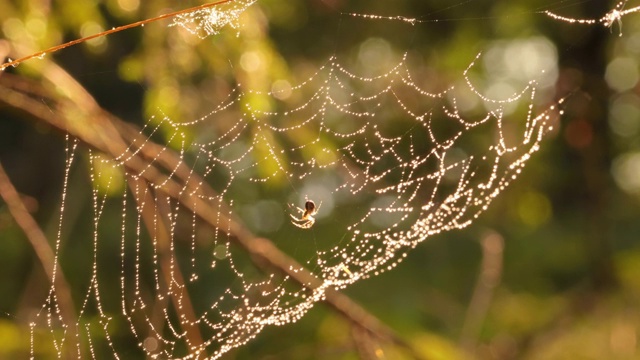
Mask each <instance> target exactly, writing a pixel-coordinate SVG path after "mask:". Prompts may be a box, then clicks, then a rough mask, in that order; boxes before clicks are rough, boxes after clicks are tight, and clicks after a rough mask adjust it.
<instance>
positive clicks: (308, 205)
mask: <svg viewBox="0 0 640 360" xmlns="http://www.w3.org/2000/svg"><path fill="white" fill-rule="evenodd" d="M320 206H322V201H321V202H320V204H318V207H316V203H314V202H313V201H311V200H309V199H306V202H305V203H304V209H301V208H299V207H297V206H295V205H293V204H289V207H290V208H291V209H296V210H297V211H299V212H300V213H301V214H302V217H300V218H299V219H298V218H297V217H295V216H294V215H293V214H289V216H291V219H292V220H291V223H292V224H293V225H295V226H297V227H299V228H302V229H309V228H311V227H312V226H313V224H315V222H316V219H315V218H314V217H313V216H314V215H315V214H317V213H318V211H319V210H320Z"/></svg>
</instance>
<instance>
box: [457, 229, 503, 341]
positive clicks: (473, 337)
mask: <svg viewBox="0 0 640 360" xmlns="http://www.w3.org/2000/svg"><path fill="white" fill-rule="evenodd" d="M481 245H482V263H481V265H480V276H479V277H478V282H477V283H476V287H475V289H474V290H473V295H472V296H471V301H470V303H469V307H468V308H467V315H466V317H465V320H464V323H463V325H462V332H461V334H460V345H461V347H462V348H463V349H466V350H467V351H468V352H469V353H471V354H472V353H474V352H475V347H476V341H477V338H478V335H479V334H480V330H481V329H482V323H483V322H484V319H485V318H486V316H487V311H488V310H489V306H490V305H491V299H492V298H493V292H494V290H495V288H496V287H497V286H498V284H500V278H501V277H502V262H503V259H502V256H503V251H504V239H503V238H502V236H500V234H498V233H496V232H493V231H492V232H490V233H488V234H486V235H485V236H483V237H482V240H481Z"/></svg>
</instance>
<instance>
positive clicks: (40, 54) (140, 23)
mask: <svg viewBox="0 0 640 360" xmlns="http://www.w3.org/2000/svg"><path fill="white" fill-rule="evenodd" d="M230 1H232V0H218V1H216V2H213V3H209V4H204V5H200V6H194V7H192V8H189V9H184V10H180V11H174V12H171V13H168V14H164V15H160V16H156V17H154V18H150V19H145V20H141V21H137V22H134V23H131V24H127V25H123V26H118V27H116V28H113V29H110V30H106V31H103V32H100V33H97V34H93V35H89V36H87V37H83V38H81V39H76V40H72V41H69V42H66V43H64V44H61V45H56V46H53V47H50V48H48V49H46V50H42V51H38V52H35V53H33V54H31V55H28V56H25V57H21V58H19V59H16V60H11V61H8V62H6V63H4V64H2V65H0V71H3V70H4V69H6V68H8V67H9V66H13V67H15V66H18V65H20V63H22V62H24V61H27V60H30V59H33V58H42V57H43V56H45V55H47V54H50V53H54V52H56V51H58V50H62V49H64V48H68V47H69V46H73V45H77V44H81V43H83V42H85V41H89V40H92V39H95V38H99V37H102V36H107V35H111V34H115V33H117V32H120V31H123V30H127V29H132V28H135V27H138V26H143V25H146V24H149V23H152V22H155V21H158V20H163V19H167V18H172V17H175V16H178V15H182V14H188V13H191V12H195V11H198V10H202V9H207V8H211V7H214V6H218V5H222V4H224V3H228V2H230Z"/></svg>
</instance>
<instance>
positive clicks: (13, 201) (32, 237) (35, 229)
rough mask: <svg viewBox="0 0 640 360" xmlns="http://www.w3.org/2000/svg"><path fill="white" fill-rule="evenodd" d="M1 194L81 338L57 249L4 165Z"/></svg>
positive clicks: (74, 332) (66, 318)
mask: <svg viewBox="0 0 640 360" xmlns="http://www.w3.org/2000/svg"><path fill="white" fill-rule="evenodd" d="M0 197H2V199H3V200H4V202H5V203H6V204H7V206H8V208H9V212H10V213H11V215H12V216H13V218H14V219H15V221H16V223H17V224H18V226H20V228H22V231H24V234H25V235H26V236H27V239H28V240H29V243H30V244H31V246H32V247H33V250H34V251H35V253H36V256H37V257H38V260H40V264H41V265H42V268H43V269H44V272H45V273H46V274H47V277H48V278H49V282H50V283H51V286H52V288H53V289H54V291H55V294H53V296H54V298H55V300H57V304H56V305H54V306H58V305H59V306H60V312H61V316H62V319H63V321H64V322H65V325H66V326H68V328H69V329H70V333H69V336H70V337H75V338H77V337H78V331H77V329H76V326H77V323H78V321H77V319H76V313H75V310H74V309H75V308H74V306H73V298H72V296H71V290H70V287H69V283H68V282H67V280H66V278H65V276H64V274H63V273H62V269H61V268H60V266H59V265H58V262H57V259H56V255H55V253H54V251H53V249H51V246H50V245H49V241H47V237H46V236H45V235H44V233H43V232H42V229H40V227H39V226H38V223H37V222H36V221H35V219H34V218H33V217H32V216H31V214H30V213H29V211H28V210H27V208H26V206H25V205H24V203H23V202H22V199H21V198H20V195H19V194H18V192H17V191H16V189H15V187H14V186H13V184H12V183H11V179H9V176H8V175H7V173H6V172H5V171H4V167H3V166H2V165H1V164H0ZM52 305H53V304H52ZM66 326H65V327H66ZM71 350H72V349H69V352H71ZM78 351H79V350H78ZM73 355H79V354H73Z"/></svg>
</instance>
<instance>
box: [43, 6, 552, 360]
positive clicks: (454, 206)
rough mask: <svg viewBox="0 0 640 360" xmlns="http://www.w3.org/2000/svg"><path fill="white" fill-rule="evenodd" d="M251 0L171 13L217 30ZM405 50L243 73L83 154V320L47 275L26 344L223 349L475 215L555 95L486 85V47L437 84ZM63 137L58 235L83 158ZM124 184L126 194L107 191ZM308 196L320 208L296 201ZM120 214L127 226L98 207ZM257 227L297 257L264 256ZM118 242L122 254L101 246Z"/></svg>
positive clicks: (185, 354) (85, 349)
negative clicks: (288, 77) (68, 314)
mask: <svg viewBox="0 0 640 360" xmlns="http://www.w3.org/2000/svg"><path fill="white" fill-rule="evenodd" d="M251 3H252V2H237V4H238V5H237V6H235V7H231V10H229V12H228V13H224V14H223V13H220V12H218V13H215V15H212V13H205V12H202V13H197V14H193V16H192V17H183V18H182V19H178V20H176V21H177V22H176V24H178V25H179V26H181V27H185V28H187V29H188V30H189V31H193V32H194V33H195V34H197V35H199V36H204V35H209V34H212V33H216V32H219V31H220V30H221V29H220V26H222V25H227V24H230V23H233V22H234V19H235V18H236V17H237V16H238V14H239V13H240V12H241V10H242V9H244V8H245V7H246V6H248V5H250V4H251ZM218 11H219V10H218ZM214 16H215V17H216V18H215V19H214ZM367 17H370V18H371V20H370V21H376V18H375V16H369V15H367ZM212 19H213V20H212ZM216 19H222V20H216ZM397 20H398V21H406V18H403V19H397ZM489 55H490V54H488V55H486V56H489ZM409 57H410V55H409V54H408V53H405V54H400V55H399V56H398V57H397V59H395V60H394V61H391V62H390V65H389V66H387V67H386V68H384V69H382V70H379V71H377V72H376V73H375V74H365V75H363V74H357V73H354V72H352V71H351V70H350V69H349V68H348V66H346V65H343V64H344V63H345V62H344V61H343V60H342V59H340V58H339V57H337V56H334V57H331V58H329V59H328V60H327V61H326V62H325V64H324V65H323V66H320V67H319V68H318V69H317V71H315V72H314V74H313V75H312V76H310V77H309V78H308V79H306V80H305V81H302V82H299V83H298V84H297V85H289V84H288V83H285V82H283V83H280V84H279V86H274V88H273V90H272V91H270V92H261V91H255V90H254V89H251V88H248V87H246V86H244V85H243V84H237V85H236V86H234V87H233V89H232V90H231V91H230V92H229V93H228V94H227V95H226V97H223V98H221V99H219V100H218V101H217V103H215V104H212V105H211V108H212V110H211V111H210V113H208V114H207V115H205V116H203V117H201V118H198V119H194V120H192V121H186V122H177V121H174V120H172V119H171V118H169V117H168V116H164V115H162V114H161V113H160V114H159V115H157V116H155V117H153V118H151V119H149V120H148V121H147V123H146V125H145V126H144V128H143V129H142V130H141V131H140V132H138V133H136V134H133V135H130V136H129V137H128V139H129V141H128V143H127V149H126V150H125V151H122V152H121V153H120V154H117V156H109V155H106V154H101V153H98V152H96V151H90V152H89V154H90V156H89V158H90V159H89V161H88V163H89V164H90V167H91V173H92V174H93V176H92V178H91V181H93V182H94V183H95V184H96V185H95V186H94V190H93V194H92V211H93V219H94V222H93V224H92V230H91V231H90V236H89V240H88V241H92V243H93V253H92V254H86V256H90V257H92V261H91V263H92V266H91V268H90V269H87V276H88V282H87V284H86V287H85V290H84V291H83V292H82V294H83V297H82V300H81V305H80V309H81V310H80V311H79V313H78V314H77V315H78V321H77V323H75V324H66V323H65V321H64V317H63V316H62V314H61V311H60V308H59V305H58V299H57V293H56V288H55V287H54V286H52V288H51V291H50V294H49V297H48V299H47V301H46V303H45V304H44V305H43V308H42V310H41V312H40V313H39V314H38V316H37V318H36V320H35V321H34V322H33V324H32V356H35V354H38V352H39V347H40V346H41V345H40V344H41V343H42V342H45V341H46V342H47V343H50V342H52V343H53V344H54V346H55V348H56V350H57V352H58V356H59V357H65V356H67V354H69V353H72V354H77V356H78V357H81V358H84V357H96V355H95V353H97V352H98V351H100V350H99V349H102V350H104V349H107V351H108V352H110V353H112V354H113V357H114V358H127V355H123V354H122V349H120V348H119V346H120V345H119V344H121V342H122V339H120V338H114V336H115V335H114V334H118V335H117V336H118V337H121V336H122V335H121V334H122V333H127V334H129V335H130V338H131V339H133V340H131V341H135V342H136V343H137V344H138V347H139V349H140V352H141V354H144V355H146V356H148V357H150V358H158V359H167V358H181V359H196V358H198V359H199V358H211V359H216V358H219V357H220V356H222V355H223V354H225V353H226V352H228V351H229V350H231V349H233V348H237V347H239V346H241V345H243V344H245V343H247V342H248V341H250V340H251V339H253V338H254V337H255V336H257V335H258V334H259V333H260V332H261V331H262V330H263V329H265V328H266V327H268V326H270V325H286V324H289V323H292V322H295V321H297V320H298V319H300V318H301V317H302V316H303V315H305V313H307V312H308V311H309V310H310V309H311V308H313V306H314V305H315V304H317V303H318V302H319V301H323V300H324V299H325V298H326V296H327V293H328V292H329V291H334V290H341V289H345V288H346V287H348V286H350V285H351V284H354V283H355V282H357V281H360V280H363V279H366V278H369V277H372V276H376V275H379V274H380V273H382V272H385V271H389V270H391V269H393V268H394V267H396V266H398V265H399V264H400V263H401V262H402V260H403V259H404V258H405V257H406V256H407V254H408V253H409V252H410V251H411V250H412V249H413V248H415V247H416V246H417V245H418V244H420V243H421V242H423V241H424V240H426V239H428V238H431V237H432V236H434V235H437V234H440V233H444V232H447V231H450V230H454V229H462V228H465V227H467V226H469V225H470V224H471V223H473V221H474V220H475V219H476V218H477V217H478V216H480V215H481V214H482V213H483V212H484V211H485V210H487V208H488V207H489V205H490V204H491V202H492V201H493V200H494V199H495V198H496V197H497V196H498V195H499V194H500V193H502V192H503V191H504V190H505V189H506V188H507V187H508V186H509V184H510V183H511V182H512V181H514V180H515V179H516V178H517V177H518V175H520V174H521V172H522V170H523V168H524V167H525V166H526V164H527V162H528V160H529V159H530V158H531V156H532V155H533V154H534V153H535V152H537V151H538V150H539V149H540V146H541V142H542V140H543V138H544V136H545V134H547V133H548V132H549V131H550V130H552V127H553V124H554V122H555V121H557V118H558V116H559V115H560V114H561V111H560V110H559V105H560V104H561V103H562V101H552V100H550V98H551V96H552V95H551V96H550V95H549V94H548V89H547V90H546V93H545V94H544V95H542V96H541V95H540V91H539V87H538V84H537V82H536V81H535V79H533V78H531V79H528V80H527V81H524V82H523V84H522V86H521V87H520V88H519V89H516V90H514V91H512V92H510V93H509V94H507V95H501V96H490V95H485V94H487V92H490V91H487V89H488V88H489V86H488V85H486V83H487V82H488V80H487V79H483V78H482V66H481V65H480V63H481V62H482V61H483V59H484V58H485V55H482V54H479V55H478V56H477V57H476V58H475V59H474V58H471V59H469V65H468V67H467V68H466V69H465V68H462V69H460V71H459V76H458V79H457V80H455V81H453V82H452V83H453V84H454V85H450V86H444V87H443V88H442V89H439V90H437V89H436V90H433V89H434V87H433V86H431V84H429V83H428V79H422V78H420V77H416V76H415V75H413V74H412V70H411V66H410V61H409ZM541 75H542V74H541ZM479 84H483V85H479ZM193 134H197V135H196V136H194V135H193ZM159 139H163V142H160V141H159ZM67 143H68V148H67V175H66V177H65V188H64V194H63V197H62V207H61V218H60V226H59V228H60V230H59V233H58V241H57V244H58V246H59V244H60V238H61V237H62V236H61V235H60V233H61V232H63V231H66V230H65V226H66V218H65V216H66V213H67V208H66V204H67V202H68V201H69V200H68V197H69V196H71V195H70V191H69V189H68V181H69V173H70V172H71V170H72V168H73V167H74V166H76V163H78V162H79V160H78V159H79V158H81V156H80V155H78V153H79V152H80V147H79V146H78V144H77V142H76V141H75V140H71V139H69V140H68V142H67ZM122 182H124V183H125V184H126V187H127V188H128V190H127V191H124V192H122V193H121V194H119V195H115V196H114V195H113V194H110V193H109V191H105V187H106V188H107V189H108V188H109V187H110V186H114V187H115V186H116V184H117V183H122ZM98 183H100V184H98ZM105 184H106V185H105ZM256 194H257V195H256ZM261 194H265V195H261ZM274 194H278V196H276V195H274ZM249 195H251V196H249ZM256 197H257V198H258V199H260V200H259V201H255V200H254V199H255V198H256ZM282 198H285V199H286V200H285V201H278V200H276V199H282ZM308 200H311V201H313V202H314V203H315V204H316V210H317V212H316V211H314V212H312V213H309V214H304V213H303V211H299V210H297V209H296V208H302V209H304V208H305V202H306V201H308ZM113 212H117V213H118V215H119V219H120V221H119V222H118V223H114V222H113V221H107V220H105V219H107V217H106V216H104V215H105V214H106V213H113ZM291 215H293V217H295V218H298V219H299V220H301V222H302V223H304V224H306V225H305V226H306V227H307V228H300V227H298V226H295V224H294V223H295V222H296V221H295V220H293V219H292V218H291ZM303 217H304V218H303ZM108 218H110V219H111V218H113V217H108ZM309 221H311V223H309ZM292 222H293V223H292ZM114 229H115V230H116V231H115V233H117V236H116V235H113V234H114ZM335 234H339V235H338V236H336V235H335ZM263 238H268V240H269V243H272V244H273V245H275V247H274V248H278V249H280V250H281V251H282V253H283V254H286V256H288V260H287V259H285V260H282V258H280V257H277V256H276V257H275V258H277V259H275V260H274V256H271V255H273V254H270V255H264V253H266V252H268V249H267V250H265V248H264V247H260V246H261V244H264V241H265V240H264V239H263ZM258 239H260V240H258ZM254 245H255V247H253V248H252V246H254ZM113 247H117V248H119V251H118V252H119V257H118V258H107V257H105V256H103V255H102V252H101V250H102V249H104V248H113ZM270 256H271V257H270ZM267 260H269V261H267ZM283 264H285V265H284V266H288V267H287V268H284V269H283ZM287 264H288V265H287ZM300 274H302V275H300ZM303 275H304V276H303ZM311 275H313V277H312V278H311V277H309V276H311ZM305 276H306V277H305ZM305 279H306V280H305ZM114 282H115V283H116V285H114V286H111V285H110V284H111V283H114ZM107 288H109V289H113V288H117V289H119V290H118V292H117V293H111V292H107V291H105V290H104V289H107ZM45 339H46V340H45ZM47 346H49V345H47Z"/></svg>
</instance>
